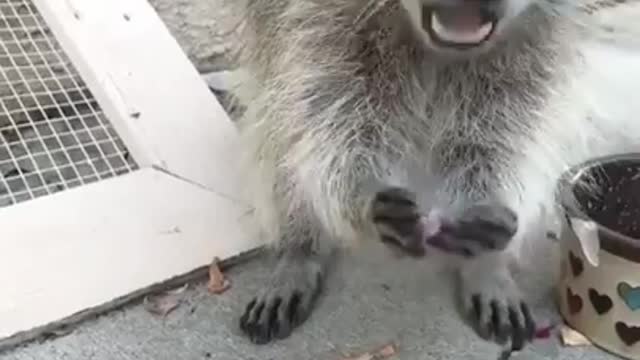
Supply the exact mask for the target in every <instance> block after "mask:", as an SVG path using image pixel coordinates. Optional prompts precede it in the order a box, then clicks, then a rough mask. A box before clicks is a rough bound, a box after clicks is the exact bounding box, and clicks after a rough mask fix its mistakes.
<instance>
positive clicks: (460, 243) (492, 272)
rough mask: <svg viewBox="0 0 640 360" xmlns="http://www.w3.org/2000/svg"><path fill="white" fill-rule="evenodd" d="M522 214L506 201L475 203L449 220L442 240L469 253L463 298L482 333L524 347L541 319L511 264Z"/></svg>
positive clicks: (462, 273) (515, 347) (462, 269)
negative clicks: (510, 257) (510, 266)
mask: <svg viewBox="0 0 640 360" xmlns="http://www.w3.org/2000/svg"><path fill="white" fill-rule="evenodd" d="M517 232H518V216H516V213H515V212H514V211H512V210H510V209H509V208H508V207H506V206H504V205H501V204H500V203H493V204H491V205H488V204H482V205H476V206H472V207H471V208H469V210H467V211H465V212H463V213H462V215H461V216H460V217H459V218H458V219H457V220H455V221H452V222H451V223H449V224H446V225H443V234H444V235H442V236H440V238H439V239H438V241H439V242H440V243H441V244H442V246H443V247H444V249H445V250H446V251H452V252H458V253H460V254H462V255H464V256H465V257H466V261H463V262H462V264H461V267H460V269H459V275H460V285H461V296H462V298H461V300H462V304H463V309H464V311H465V314H466V316H467V317H468V319H469V320H470V321H471V323H472V326H473V327H474V328H475V329H476V331H477V332H478V334H479V335H480V336H482V337H483V338H485V339H487V340H492V341H495V342H497V343H499V344H505V343H506V342H507V341H510V342H511V347H512V349H513V350H516V351H517V350H521V349H522V348H523V347H524V346H525V344H526V343H527V342H530V341H532V340H533V337H534V334H535V328H536V322H535V320H534V317H533V316H532V313H531V310H530V308H529V305H528V304H527V301H526V300H525V299H524V298H523V295H522V293H521V292H520V288H519V286H518V284H517V283H516V282H515V280H514V279H513V276H512V274H511V272H510V270H509V269H508V258H509V253H508V252H507V250H508V248H509V247H510V246H511V245H513V244H514V243H516V242H517V241H519V240H518V239H517V238H516V236H517Z"/></svg>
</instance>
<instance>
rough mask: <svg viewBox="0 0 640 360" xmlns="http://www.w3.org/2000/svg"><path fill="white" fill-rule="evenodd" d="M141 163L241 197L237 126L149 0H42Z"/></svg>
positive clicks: (56, 31)
mask: <svg viewBox="0 0 640 360" xmlns="http://www.w3.org/2000/svg"><path fill="white" fill-rule="evenodd" d="M35 1H36V4H37V6H38V8H39V9H40V11H41V13H42V14H43V16H44V18H45V20H46V21H47V22H48V24H49V25H50V27H51V29H52V31H53V33H54V34H55V35H56V37H57V38H58V39H59V41H60V42H61V43H62V45H63V47H64V48H65V50H66V51H67V53H68V54H69V56H70V58H71V59H72V61H73V62H74V64H75V65H76V67H77V68H78V71H80V73H81V74H82V76H83V78H84V79H85V81H86V82H87V85H88V86H89V87H90V88H91V90H92V91H93V92H94V94H95V96H96V98H97V100H98V101H99V102H100V104H101V105H102V107H103V108H104V111H105V113H106V114H107V116H108V117H109V119H110V120H111V122H112V123H113V125H114V126H115V127H116V129H117V130H118V133H119V134H121V136H122V137H123V139H124V141H125V143H126V144H127V145H128V146H129V148H130V150H131V152H132V154H133V156H134V158H135V159H136V160H137V161H138V162H139V163H140V164H141V166H143V167H144V166H150V165H154V166H157V167H161V168H163V169H165V170H167V171H169V172H171V173H173V174H176V175H178V176H180V177H182V178H185V179H189V180H190V181H194V182H196V183H199V184H201V185H203V186H205V187H207V188H209V189H213V190H215V191H218V192H220V193H224V194H225V195H227V196H229V197H233V198H236V199H239V198H240V197H239V196H240V195H239V194H238V192H237V189H236V186H237V183H238V181H237V179H238V178H237V176H238V175H237V169H236V165H237V161H233V160H232V159H233V158H234V155H235V153H236V152H237V151H236V149H235V147H236V146H237V143H236V142H235V141H236V140H237V136H236V135H237V134H236V129H235V127H234V125H233V123H232V122H231V120H230V119H229V117H228V116H227V114H226V113H225V112H224V110H223V109H222V107H221V105H220V104H219V103H218V102H217V101H216V99H215V97H214V96H212V94H211V93H210V91H209V90H208V88H207V85H206V83H205V81H203V79H202V78H201V77H200V75H199V74H198V72H197V71H196V69H195V67H194V66H193V65H192V64H191V62H190V61H189V60H188V58H187V56H186V55H185V54H184V52H183V51H182V50H181V48H180V46H179V45H178V43H177V42H176V41H175V39H174V38H173V37H172V36H171V34H170V33H169V31H168V30H167V28H166V27H165V25H164V24H163V23H162V21H161V20H160V18H159V17H158V16H157V14H156V13H155V11H154V10H153V8H152V7H151V6H150V5H149V4H148V3H147V1H146V0H109V1H104V0H60V1H49V0H35Z"/></svg>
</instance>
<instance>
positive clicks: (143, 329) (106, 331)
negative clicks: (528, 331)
mask: <svg viewBox="0 0 640 360" xmlns="http://www.w3.org/2000/svg"><path fill="white" fill-rule="evenodd" d="M346 259H347V261H345V262H343V265H341V266H340V267H339V269H338V270H339V274H340V276H334V277H333V278H332V280H331V281H330V282H329V284H328V286H329V291H328V293H327V296H325V297H324V298H322V300H321V301H320V303H319V307H318V310H317V311H316V312H315V313H314V314H313V316H312V317H311V318H310V320H309V321H308V322H307V323H306V324H305V325H304V326H303V327H302V328H300V329H299V331H298V332H296V333H295V334H294V335H293V336H292V337H291V338H289V339H287V340H284V341H280V342H277V343H275V344H272V345H269V346H254V345H251V344H250V343H249V342H248V341H247V340H245V338H243V337H242V336H240V334H239V330H238V326H237V317H238V312H239V311H240V310H241V309H242V308H243V307H244V303H245V302H246V301H247V300H249V298H250V297H251V295H252V294H254V293H255V292H256V291H257V290H258V289H259V287H260V286H261V284H262V283H263V282H264V280H265V278H266V277H267V276H268V275H269V271H270V268H269V265H268V262H267V261H266V260H265V259H256V260H252V261H251V262H249V263H246V264H242V265H238V266H236V267H234V268H232V269H230V270H229V271H228V272H227V276H228V277H229V278H230V279H231V280H232V282H233V287H232V288H231V289H230V290H229V291H228V292H226V293H224V294H222V295H210V294H208V293H207V291H206V288H205V284H204V283H199V284H191V285H190V287H189V290H187V291H186V292H185V293H184V302H183V303H182V305H181V306H180V307H178V308H177V309H176V310H175V311H174V312H172V313H170V314H169V315H168V316H167V317H166V318H164V319H162V318H158V317H155V316H153V315H151V314H150V313H148V312H147V311H145V310H144V307H143V306H142V305H140V304H137V305H135V304H134V305H131V306H128V307H126V308H123V309H119V310H115V311H112V312H111V313H109V314H106V315H104V316H102V317H100V318H98V319H96V320H92V321H88V322H85V323H84V324H82V325H80V326H79V327H78V328H77V329H76V330H75V331H74V332H73V333H71V334H69V335H67V336H65V337H61V338H57V339H54V340H49V341H46V342H41V343H32V344H28V345H26V346H24V347H22V348H19V349H16V350H14V351H12V352H9V353H5V354H3V355H0V359H2V360H32V359H38V360H62V359H66V360H90V359H96V360H101V359H105V360H107V359H108V360H120V359H123V360H147V359H149V360H151V359H153V360H165V359H166V360H191V359H193V360H196V359H203V360H205V359H218V360H240V359H245V360H249V359H260V360H306V359H318V360H325V359H326V360H337V359H340V357H341V355H340V354H341V353H349V352H360V351H367V350H369V349H371V348H376V347H378V346H380V345H384V344H386V343H387V342H390V341H393V342H396V343H397V345H398V348H399V353H398V354H397V356H396V357H395V358H394V359H409V360H419V359H461V360H464V359H469V360H471V359H481V360H494V359H497V358H498V353H499V350H500V349H499V348H498V347H496V346H494V345H492V344H488V343H485V342H483V341H481V340H480V339H478V338H477V337H476V336H475V335H474V333H473V332H472V331H470V330H469V328H467V327H466V326H465V324H464V323H463V322H461V320H460V319H459V317H458V314H457V312H456V310H455V309H454V307H453V306H452V305H451V296H452V292H451V291H449V290H447V289H448V288H449V287H448V286H447V284H449V281H450V280H451V279H450V276H449V275H447V273H443V272H441V271H437V270H435V269H434V266H433V265H431V264H429V261H428V259H427V260H424V261H416V260H415V259H410V258H403V259H397V258H394V257H393V256H390V255H389V253H388V251H385V250H383V249H381V248H376V249H373V248H372V249H367V250H363V252H362V254H361V255H358V256H357V257H352V256H348V257H346ZM546 268H549V267H546ZM536 275H537V276H533V277H532V276H527V277H525V279H526V281H525V284H527V289H528V290H527V292H528V293H529V294H530V296H531V299H533V303H534V307H535V308H536V312H537V313H538V314H540V315H542V316H545V317H548V316H551V317H553V313H554V312H553V311H552V306H551V304H552V302H551V300H550V295H549V294H550V290H549V287H548V284H545V281H544V279H545V278H546V277H547V274H536ZM512 359H513V360H517V359H530V360H542V359H563V360H578V359H589V360H604V359H614V358H613V357H611V356H610V355H607V354H605V353H603V352H601V351H599V350H597V349H594V348H592V347H586V348H562V347H561V346H560V345H558V343H557V341H556V340H546V341H540V342H538V343H536V344H534V345H533V346H531V347H530V348H529V349H528V350H526V351H524V352H522V353H520V354H518V355H517V356H514V357H513V358H512Z"/></svg>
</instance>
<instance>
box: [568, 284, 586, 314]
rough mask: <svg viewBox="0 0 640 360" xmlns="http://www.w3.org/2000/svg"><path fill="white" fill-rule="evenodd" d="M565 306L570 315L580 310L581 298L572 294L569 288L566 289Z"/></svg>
mask: <svg viewBox="0 0 640 360" xmlns="http://www.w3.org/2000/svg"><path fill="white" fill-rule="evenodd" d="M567 305H568V306H569V312H570V313H571V315H575V314H577V313H579V312H580V311H581V310H582V305H583V304H582V298H581V297H580V295H578V294H574V293H573V291H571V288H569V287H567Z"/></svg>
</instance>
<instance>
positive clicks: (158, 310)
mask: <svg viewBox="0 0 640 360" xmlns="http://www.w3.org/2000/svg"><path fill="white" fill-rule="evenodd" d="M178 305H180V297H179V296H178V295H172V294H164V295H159V296H152V297H145V298H144V308H145V310H147V311H148V312H150V313H151V314H153V315H158V316H162V317H165V316H167V315H168V314H169V313H170V312H172V311H173V310H174V309H175V308H177V307H178Z"/></svg>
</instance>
